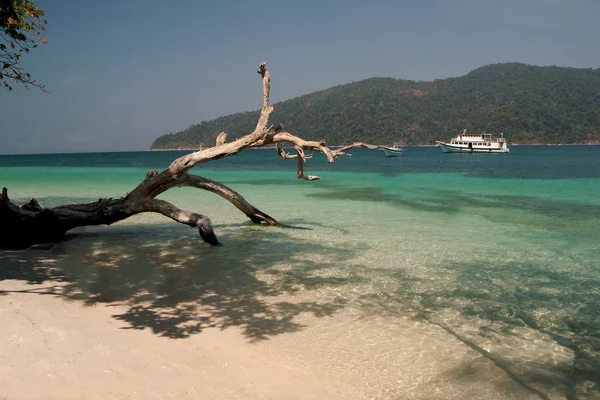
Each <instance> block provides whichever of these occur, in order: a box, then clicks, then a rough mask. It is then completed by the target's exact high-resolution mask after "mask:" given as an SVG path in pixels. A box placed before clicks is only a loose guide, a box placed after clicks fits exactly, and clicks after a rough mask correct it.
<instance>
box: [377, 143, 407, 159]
mask: <svg viewBox="0 0 600 400" xmlns="http://www.w3.org/2000/svg"><path fill="white" fill-rule="evenodd" d="M381 149H382V150H383V152H384V153H385V155H386V156H388V157H398V156H401V155H402V153H403V152H404V148H403V147H402V146H401V145H399V144H395V145H393V146H381Z"/></svg>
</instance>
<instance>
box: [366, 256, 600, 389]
mask: <svg viewBox="0 0 600 400" xmlns="http://www.w3.org/2000/svg"><path fill="white" fill-rule="evenodd" d="M394 278H395V279H396V281H397V283H398V288H397V289H396V290H395V291H394V292H393V293H387V295H386V296H382V294H376V295H365V296H363V298H362V299H361V302H362V307H363V308H364V309H365V310H369V312H370V313H388V314H390V313H391V314H397V315H402V316H410V317H412V318H414V319H417V320H424V321H427V322H428V323H429V324H432V325H436V326H438V327H440V328H441V329H443V330H444V331H445V332H447V333H448V334H450V335H452V336H453V337H455V338H456V339H458V340H460V341H461V342H462V343H464V344H465V345H467V346H468V347H469V348H470V349H472V350H474V351H476V352H477V353H479V354H480V355H481V356H482V357H483V358H485V359H487V360H489V361H491V362H492V363H493V364H494V365H495V366H496V367H498V368H500V369H501V370H503V371H504V372H505V374H506V375H507V376H509V377H510V378H511V380H512V381H513V382H516V383H517V384H519V385H520V386H521V387H523V388H525V389H527V390H528V391H529V392H530V393H531V394H532V395H534V396H535V397H536V398H540V399H551V398H566V399H570V400H575V399H589V400H592V399H600V374H599V371H600V280H599V279H597V278H593V277H591V276H590V274H589V273H587V272H586V271H552V270H549V269H548V268H546V267H545V266H539V265H525V264H520V263H517V262H513V263H509V264H503V265H482V264H451V265H446V266H443V267H440V269H439V275H438V276H436V279H435V280H434V281H432V280H430V278H416V277H413V276H410V275H407V274H406V273H404V272H397V273H395V275H394ZM472 369H473V366H472V365H469V364H463V365H461V366H460V367H459V368H458V369H456V370H455V371H452V372H451V373H450V374H449V376H447V377H446V378H450V379H452V380H466V381H468V380H469V379H475V380H476V379H480V378H479V377H478V376H477V371H474V370H472ZM440 378H441V379H444V378H443V377H440ZM555 396H558V397H555Z"/></svg>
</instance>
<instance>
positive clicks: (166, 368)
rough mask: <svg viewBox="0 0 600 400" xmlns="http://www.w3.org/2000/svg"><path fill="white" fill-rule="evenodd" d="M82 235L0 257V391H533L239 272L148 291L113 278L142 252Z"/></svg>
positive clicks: (367, 394) (449, 339)
mask: <svg viewBox="0 0 600 400" xmlns="http://www.w3.org/2000/svg"><path fill="white" fill-rule="evenodd" d="M81 241H82V242H84V244H85V246H79V245H78V244H72V243H73V242H67V243H66V244H63V245H61V246H59V247H58V248H55V249H54V250H49V249H36V250H27V251H24V252H21V251H17V252H5V253H3V254H2V257H0V262H1V263H2V271H3V272H2V278H4V279H1V280H0V299H1V301H0V320H1V321H2V323H1V324H0V360H1V362H0V398H2V399H3V400H4V399H6V400H17V399H18V400H22V399H57V400H58V399H61V400H69V399H166V398H178V399H350V398H352V399H397V398H410V399H464V398H486V399H523V398H538V396H536V395H535V392H536V391H535V389H533V388H531V387H525V388H524V387H522V386H520V385H519V384H518V383H516V382H515V381H514V380H513V379H511V377H510V376H509V375H507V374H506V372H505V371H504V370H502V368H499V367H498V366H496V365H494V363H493V362H492V361H490V360H489V359H487V358H485V357H482V355H481V354H479V353H478V352H476V351H473V350H472V349H470V348H469V347H468V346H467V345H465V343H463V342H462V341H461V340H457V339H456V338H455V337H453V336H452V335H448V333H447V332H445V331H444V330H443V329H440V328H438V327H436V326H426V325H428V324H427V323H425V322H418V321H417V322H416V321H415V320H414V319H413V318H410V317H399V318H392V319H390V318H389V316H385V315H381V313H376V314H379V315H376V314H374V315H372V316H368V315H365V313H364V312H362V311H360V310H357V309H355V308H353V307H342V306H341V305H340V306H336V305H335V304H332V303H331V302H327V301H325V298H324V297H322V298H320V299H318V300H317V301H313V300H314V297H315V295H316V296H317V297H318V294H319V290H315V291H310V290H299V291H297V292H296V293H295V294H293V295H289V294H288V295H285V294H283V293H277V294H275V295H274V294H273V293H270V292H269V290H270V289H269V288H268V285H269V284H270V285H277V282H274V281H271V283H269V284H267V286H265V287H262V288H258V289H257V288H254V289H253V291H252V292H248V291H247V290H248V286H246V285H248V283H247V282H245V281H243V280H242V279H241V276H238V277H235V276H234V277H231V276H230V278H227V277H226V276H225V275H223V276H218V278H219V279H222V280H223V279H225V280H226V279H231V280H230V281H228V282H225V284H226V285H228V288H227V292H225V291H222V290H225V289H223V288H220V287H219V285H218V284H216V286H211V285H212V284H211V283H210V280H211V279H212V278H210V277H209V275H206V274H205V272H198V271H197V272H193V274H192V275H185V276H183V277H179V278H177V277H176V276H170V277H169V276H167V275H164V272H165V271H163V275H162V276H161V277H160V278H159V279H158V280H156V279H155V280H154V282H157V281H160V282H161V283H160V284H159V285H166V286H154V290H152V291H148V290H147V289H149V286H148V282H149V280H150V278H149V277H148V276H147V275H146V276H141V277H140V276H135V277H133V276H129V275H124V274H129V273H132V271H133V270H129V271H127V269H128V268H132V267H131V266H132V265H134V264H135V265H137V264H140V265H143V264H147V263H148V261H149V260H151V259H152V258H153V257H154V255H153V254H146V255H144V253H143V252H141V251H139V250H137V251H133V252H129V253H128V254H119V255H118V254H117V253H116V252H109V255H108V258H98V257H99V250H98V249H94V248H93V247H90V246H89V243H87V244H86V240H81ZM75 242H77V241H75ZM104 244H106V243H104ZM201 250H206V249H201ZM198 253H199V252H198ZM134 255H135V258H133V259H132V258H131V257H132V256H134ZM94 256H96V258H94ZM128 259H129V260H128ZM111 260H112V261H111ZM125 260H128V261H125ZM182 267H184V266H183V265H181V264H179V265H175V264H173V265H171V266H170V267H168V268H171V269H172V270H173V271H177V270H181V268H182ZM144 269H145V270H148V269H151V268H149V267H146V268H144ZM73 271H79V273H77V274H72V272H73ZM86 271H87V272H86ZM113 273H114V274H116V275H111V274H113ZM186 273H189V271H188V272H186ZM236 273H238V274H241V272H236ZM103 274H104V275H103ZM195 274H200V275H198V276H197V275H195ZM256 276H258V275H256ZM258 277H259V276H258ZM154 278H156V277H154ZM180 278H181V279H182V280H178V279H180ZM259 278H260V277H259ZM200 279H203V280H204V282H205V284H206V286H199V285H196V284H191V283H190V281H194V282H196V280H198V282H199V280H200ZM261 279H264V281H269V279H270V278H269V277H268V276H263V277H262V278H261ZM144 282H145V283H144ZM169 282H170V283H169ZM236 282H237V283H236ZM257 282H258V280H257ZM257 282H254V283H253V285H257V284H258V283H257ZM196 283H197V282H196ZM313 283H314V284H316V283H315V282H313ZM236 284H237V285H239V286H238V287H235V285H236ZM136 285H141V286H136ZM153 285H154V284H153ZM133 286H136V287H135V288H133ZM128 288H129V289H128ZM263 290H264V291H263ZM261 291H262V292H261ZM150 292H153V293H150ZM261 293H262V294H261ZM173 296H174V297H173ZM171 297H173V298H174V299H176V301H174V302H173V303H169V301H167V300H168V299H169V298H171ZM161 299H162V300H161ZM311 299H313V300H311ZM161 302H162V303H161ZM327 303H329V304H327ZM340 304H342V303H340Z"/></svg>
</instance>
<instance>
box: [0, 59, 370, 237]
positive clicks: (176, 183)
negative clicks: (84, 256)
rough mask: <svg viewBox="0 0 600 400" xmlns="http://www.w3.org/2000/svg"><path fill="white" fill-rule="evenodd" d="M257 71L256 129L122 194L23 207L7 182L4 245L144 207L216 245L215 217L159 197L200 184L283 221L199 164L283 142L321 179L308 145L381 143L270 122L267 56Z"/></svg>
mask: <svg viewBox="0 0 600 400" xmlns="http://www.w3.org/2000/svg"><path fill="white" fill-rule="evenodd" d="M257 72H258V73H259V74H260V75H261V77H262V83H263V105H262V109H261V113H260V117H259V119H258V122H257V124H256V129H255V130H254V132H252V133H250V134H248V135H246V136H243V137H241V138H239V139H237V140H235V141H234V142H230V143H226V142H225V140H226V136H227V135H226V133H221V134H219V136H218V137H217V142H216V145H215V146H214V147H209V148H205V149H201V150H200V151H196V152H194V153H191V154H187V155H185V156H183V157H180V158H178V159H176V160H175V161H173V162H172V163H171V165H170V166H169V167H168V168H167V169H165V170H164V171H162V172H160V173H159V172H157V171H150V172H148V174H147V175H146V178H145V179H144V181H143V182H142V183H140V184H139V185H138V186H137V187H136V188H135V189H133V190H132V191H131V192H130V193H128V194H126V195H125V196H123V197H122V198H120V199H99V200H98V201H97V202H93V203H87V204H70V205H64V206H60V207H54V208H44V207H42V206H41V205H40V204H39V203H38V201H37V200H35V199H32V200H31V201H30V202H29V203H27V204H25V205H23V206H21V207H19V206H17V205H15V204H14V203H13V202H11V201H10V199H9V197H8V191H7V189H6V188H3V190H2V194H1V195H0V248H23V247H28V246H31V245H34V244H39V243H47V242H53V241H58V240H60V239H61V238H62V237H63V236H64V234H65V233H66V232H67V231H69V230H70V229H73V228H76V227H79V226H89V225H110V224H113V223H115V222H118V221H121V220H124V219H126V218H128V217H130V216H132V215H135V214H139V213H143V212H155V213H159V214H162V215H164V216H166V217H169V218H171V219H173V220H175V221H177V222H180V223H182V224H185V225H189V226H192V227H197V228H198V231H199V233H200V236H201V238H202V239H203V240H204V241H205V242H207V243H210V244H213V245H216V244H218V243H219V242H218V240H217V237H216V235H215V233H214V231H213V227H212V223H211V220H210V218H209V217H207V216H206V215H202V214H196V213H192V212H188V211H184V210H181V209H179V208H177V207H176V206H174V205H173V204H170V203H168V202H166V201H164V200H159V199H156V197H157V196H158V195H160V194H161V193H163V192H165V191H167V190H169V189H171V188H174V187H182V186H190V187H195V188H198V189H204V190H208V191H211V192H213V193H216V194H218V195H219V196H221V197H223V198H224V199H226V200H228V201H229V202H231V203H232V204H233V205H234V206H235V207H236V208H237V209H239V210H240V211H241V212H242V213H244V214H245V215H246V216H247V217H248V218H250V220H251V221H252V222H255V223H266V224H268V225H278V224H279V223H278V222H277V220H275V219H274V218H272V217H271V216H269V215H267V214H265V213H264V212H262V211H260V210H259V209H257V208H256V207H254V206H253V205H251V204H250V203H248V202H247V201H246V199H244V198H243V197H242V196H241V195H240V194H239V193H237V192H235V191H234V190H232V189H230V188H228V187H227V186H225V185H223V184H222V183H219V182H215V181H212V180H210V179H207V178H203V177H201V176H197V175H192V174H190V173H188V172H189V170H190V169H192V168H193V167H194V166H196V165H198V164H203V163H205V162H208V161H213V160H217V159H219V158H224V157H228V156H231V155H233V154H236V153H239V152H240V151H242V150H245V149H247V148H250V147H263V146H267V145H271V144H277V151H278V154H279V156H280V157H281V158H284V159H290V158H294V159H297V161H298V173H297V177H298V179H305V180H315V179H319V177H318V176H312V175H305V174H304V164H305V163H306V160H307V159H308V158H310V157H311V156H310V155H305V154H304V150H305V149H306V150H313V151H318V152H321V153H323V154H325V156H327V160H328V161H329V162H333V161H335V160H336V159H337V158H338V157H339V156H347V155H349V154H347V153H345V151H346V150H349V149H352V148H354V147H367V148H370V149H374V148H377V146H373V145H368V144H364V143H354V144H351V145H348V146H344V147H342V148H338V149H335V150H333V149H330V148H328V147H327V146H326V144H325V141H324V140H322V141H320V142H314V141H306V140H303V139H301V138H299V137H296V136H294V135H292V134H291V133H288V132H284V131H283V126H282V125H277V126H273V125H271V126H269V127H267V125H268V122H269V116H270V115H271V113H272V112H273V107H272V106H271V105H270V104H269V94H270V75H269V71H267V69H266V63H265V62H263V63H261V64H260V65H259V67H258V71H257ZM282 143H289V144H291V145H292V146H293V147H294V149H295V150H296V154H288V153H286V152H285V151H284V150H283V147H281V144H282Z"/></svg>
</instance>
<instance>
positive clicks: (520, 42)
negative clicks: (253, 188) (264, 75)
mask: <svg viewBox="0 0 600 400" xmlns="http://www.w3.org/2000/svg"><path fill="white" fill-rule="evenodd" d="M37 4H38V5H39V6H41V7H43V8H44V9H45V10H46V17H47V19H48V28H49V31H48V32H47V35H46V37H47V39H48V44H47V45H46V46H43V47H41V48H38V49H35V51H34V52H33V53H32V54H31V55H28V56H27V58H25V59H24V62H23V65H24V66H25V67H26V68H27V69H28V71H29V72H31V73H32V75H34V77H35V78H37V79H38V81H39V82H41V83H43V84H45V85H46V88H47V89H48V90H49V91H50V93H49V94H44V93H42V92H40V91H38V90H36V89H31V90H25V89H23V88H15V90H13V91H12V92H5V91H1V90H0V110H1V111H0V113H1V114H0V117H1V118H2V122H1V125H0V154H10V153H51V152H79V151H81V152H87V151H119V150H145V149H148V147H149V146H150V144H151V143H152V141H153V140H154V139H155V138H156V137H157V136H159V135H162V134H165V133H169V132H178V131H180V130H182V129H185V128H187V127H188V126H190V125H192V124H196V123H198V122H200V121H202V120H211V119H213V118H216V117H219V116H222V115H227V114H231V113H235V112H240V111H249V110H254V109H258V108H259V107H260V104H261V86H260V77H259V75H258V74H257V73H256V67H257V66H258V64H259V63H260V62H261V61H263V60H268V61H269V64H268V67H269V69H270V71H271V76H272V101H274V102H277V101H282V100H287V99H290V98H293V97H296V96H299V95H302V94H306V93H310V92H313V91H315V90H319V89H326V88H328V87H330V86H333V85H337V84H343V83H348V82H352V81H357V80H361V79H364V78H369V77H373V76H389V77H395V78H402V79H414V80H433V79H438V78H445V77H451V76H459V75H464V74H466V73H468V72H469V71H471V70H473V69H475V68H477V67H480V66H483V65H486V64H491V63H497V62H513V61H518V62H524V63H529V64H535V65H560V66H572V67H583V68H598V67H600V51H599V46H600V22H599V21H600V0H390V1H378V0H370V1H365V0H360V1H354V0H345V1H330V0H317V1H313V0H294V1H288V0H279V1H271V0H261V1H252V0H236V1H234V0H216V1H208V0H168V1H167V0H161V1H158V0H38V1H37Z"/></svg>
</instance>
